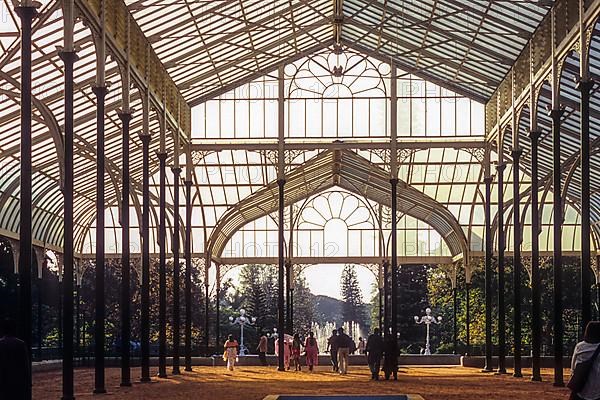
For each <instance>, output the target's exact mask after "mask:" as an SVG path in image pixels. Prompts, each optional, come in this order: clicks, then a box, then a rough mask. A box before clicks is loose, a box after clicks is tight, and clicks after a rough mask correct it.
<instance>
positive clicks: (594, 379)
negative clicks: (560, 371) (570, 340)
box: [571, 342, 600, 400]
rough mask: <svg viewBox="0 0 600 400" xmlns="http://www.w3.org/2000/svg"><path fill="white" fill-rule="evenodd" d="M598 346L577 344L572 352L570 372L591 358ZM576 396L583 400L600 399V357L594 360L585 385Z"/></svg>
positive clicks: (594, 344) (584, 343) (585, 343)
mask: <svg viewBox="0 0 600 400" xmlns="http://www.w3.org/2000/svg"><path fill="white" fill-rule="evenodd" d="M599 345H600V344H598V343H587V342H579V343H577V345H576V346H575V351H574V352H573V359H572V360H571V371H574V370H575V367H576V366H577V364H579V363H581V362H583V361H586V360H589V359H590V358H592V356H593V355H594V351H596V349H597V348H598V346H599ZM578 395H579V397H581V398H582V399H584V400H597V399H600V356H598V358H596V361H595V362H594V366H593V367H592V371H591V372H590V376H589V378H588V380H587V383H586V384H585V386H584V388H583V390H582V391H581V392H579V393H578Z"/></svg>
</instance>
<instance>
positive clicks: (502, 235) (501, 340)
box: [496, 164, 506, 374]
mask: <svg viewBox="0 0 600 400" xmlns="http://www.w3.org/2000/svg"><path fill="white" fill-rule="evenodd" d="M505 168H506V165H504V164H498V166H497V167H496V170H497V172H498V173H497V175H498V370H497V371H496V372H497V373H498V374H505V373H506V303H505V301H504V295H505V293H504V291H505V274H504V250H505V248H506V246H505V242H506V232H505V231H504V169H505Z"/></svg>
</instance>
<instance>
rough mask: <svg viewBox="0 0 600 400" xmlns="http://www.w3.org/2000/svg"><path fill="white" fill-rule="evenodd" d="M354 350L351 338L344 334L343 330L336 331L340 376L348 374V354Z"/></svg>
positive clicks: (354, 346)
mask: <svg viewBox="0 0 600 400" xmlns="http://www.w3.org/2000/svg"><path fill="white" fill-rule="evenodd" d="M355 350H356V344H355V343H354V341H353V340H352V338H351V337H350V336H348V335H346V334H345V333H344V328H339V329H338V365H339V369H340V374H341V375H346V374H347V373H348V359H349V356H350V353H352V352H354V351H355Z"/></svg>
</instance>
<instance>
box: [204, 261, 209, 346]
mask: <svg viewBox="0 0 600 400" xmlns="http://www.w3.org/2000/svg"><path fill="white" fill-rule="evenodd" d="M207 262H209V261H208V260H207ZM206 268H207V269H208V265H207V266H206ZM205 279H208V278H207V277H205ZM209 316H210V288H209V286H208V280H206V282H204V354H206V356H209V355H210V349H209V343H208V339H209V327H210V325H209Z"/></svg>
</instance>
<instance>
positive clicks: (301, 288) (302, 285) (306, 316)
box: [294, 274, 315, 333]
mask: <svg viewBox="0 0 600 400" xmlns="http://www.w3.org/2000/svg"><path fill="white" fill-rule="evenodd" d="M314 320H315V296H314V295H313V294H312V293H311V292H310V289H309V288H308V286H307V284H306V279H305V277H304V274H298V275H296V276H295V277H294V330H295V331H296V332H303V333H307V332H309V331H310V329H311V326H312V323H313V322H314Z"/></svg>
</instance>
